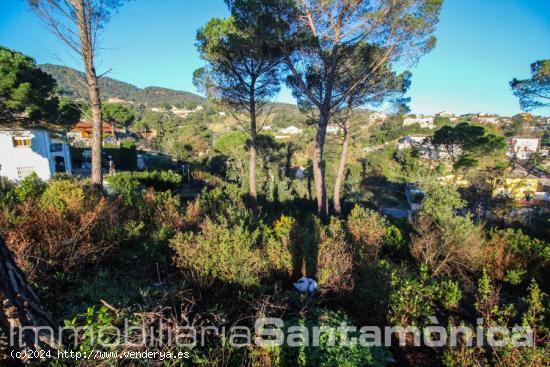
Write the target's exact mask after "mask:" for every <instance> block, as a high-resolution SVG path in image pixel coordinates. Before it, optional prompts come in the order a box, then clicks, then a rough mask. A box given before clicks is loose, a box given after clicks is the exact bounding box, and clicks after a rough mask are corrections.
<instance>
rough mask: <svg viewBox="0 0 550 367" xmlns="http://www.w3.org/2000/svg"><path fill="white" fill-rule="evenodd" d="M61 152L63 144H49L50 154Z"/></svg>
mask: <svg viewBox="0 0 550 367" xmlns="http://www.w3.org/2000/svg"><path fill="white" fill-rule="evenodd" d="M62 151H63V144H61V143H51V144H50V152H51V153H58V152H62Z"/></svg>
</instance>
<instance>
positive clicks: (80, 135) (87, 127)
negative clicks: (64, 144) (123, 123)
mask: <svg viewBox="0 0 550 367" xmlns="http://www.w3.org/2000/svg"><path fill="white" fill-rule="evenodd" d="M102 129H103V140H104V141H105V142H114V140H115V139H114V138H113V137H115V138H116V135H115V134H116V133H115V129H114V127H113V125H111V124H109V123H107V122H103V126H102ZM92 135H93V127H92V123H91V122H87V121H80V122H78V123H77V124H76V125H74V127H73V128H72V129H71V131H69V132H68V133H67V138H69V140H70V141H72V142H75V143H83V144H84V145H89V144H90V142H91V140H92Z"/></svg>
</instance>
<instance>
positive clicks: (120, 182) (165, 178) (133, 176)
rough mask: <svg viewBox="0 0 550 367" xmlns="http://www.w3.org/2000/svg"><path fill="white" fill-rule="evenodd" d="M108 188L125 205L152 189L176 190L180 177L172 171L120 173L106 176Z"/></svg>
mask: <svg viewBox="0 0 550 367" xmlns="http://www.w3.org/2000/svg"><path fill="white" fill-rule="evenodd" d="M105 180H106V181H107V183H108V184H109V186H110V188H111V189H112V190H113V191H115V192H116V193H118V194H119V195H120V196H121V197H122V198H123V200H124V202H125V203H127V204H131V203H134V202H136V201H135V200H137V199H138V198H139V196H141V194H142V192H143V190H144V189H145V188H148V187H152V188H154V189H155V190H157V191H167V190H177V189H178V187H179V185H180V184H181V181H182V177H181V175H179V174H177V173H175V172H173V171H145V172H122V173H118V174H116V175H112V176H107V177H105Z"/></svg>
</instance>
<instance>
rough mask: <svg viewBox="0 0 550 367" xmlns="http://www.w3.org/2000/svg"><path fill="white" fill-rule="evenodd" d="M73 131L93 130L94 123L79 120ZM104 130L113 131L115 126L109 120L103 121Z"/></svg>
mask: <svg viewBox="0 0 550 367" xmlns="http://www.w3.org/2000/svg"><path fill="white" fill-rule="evenodd" d="M71 131H87V132H90V133H91V132H92V123H91V122H87V121H80V122H77V123H76V125H74V127H73V129H72V130H71ZM103 131H104V132H109V133H110V132H112V131H113V126H112V125H111V124H109V123H107V122H103Z"/></svg>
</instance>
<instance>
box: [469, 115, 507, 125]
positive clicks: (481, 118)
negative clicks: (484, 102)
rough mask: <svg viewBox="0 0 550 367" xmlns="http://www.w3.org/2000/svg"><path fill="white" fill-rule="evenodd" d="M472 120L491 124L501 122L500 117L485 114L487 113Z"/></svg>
mask: <svg viewBox="0 0 550 367" xmlns="http://www.w3.org/2000/svg"><path fill="white" fill-rule="evenodd" d="M472 121H474V122H478V123H480V124H491V125H498V124H500V122H501V121H500V117H498V116H492V115H485V114H480V115H478V116H477V117H474V118H472Z"/></svg>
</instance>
